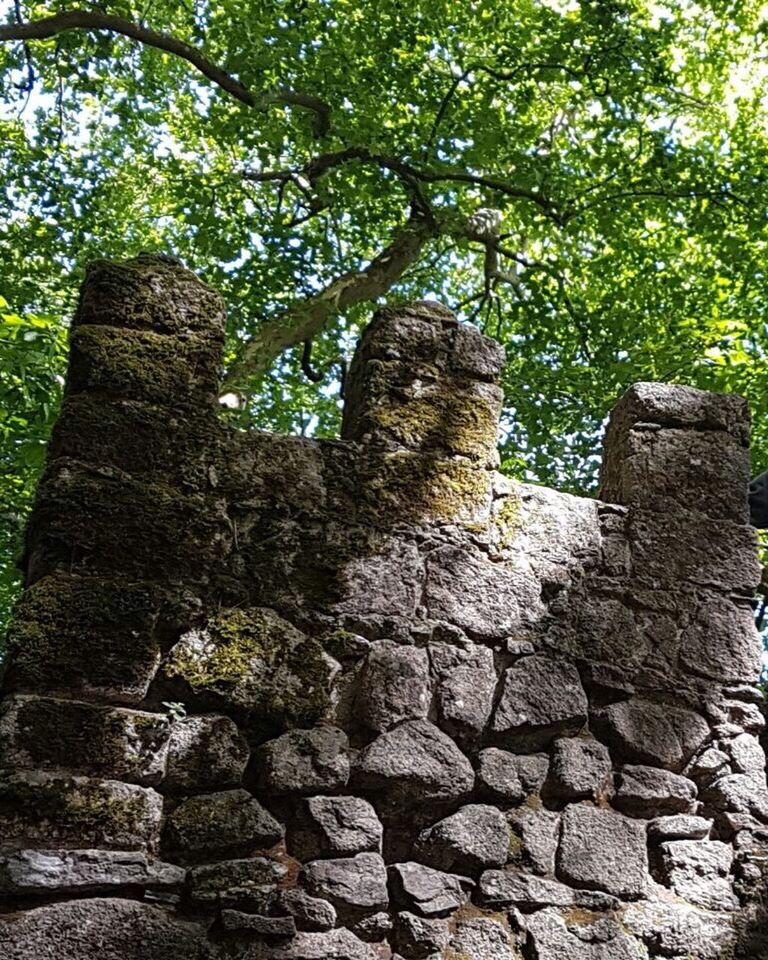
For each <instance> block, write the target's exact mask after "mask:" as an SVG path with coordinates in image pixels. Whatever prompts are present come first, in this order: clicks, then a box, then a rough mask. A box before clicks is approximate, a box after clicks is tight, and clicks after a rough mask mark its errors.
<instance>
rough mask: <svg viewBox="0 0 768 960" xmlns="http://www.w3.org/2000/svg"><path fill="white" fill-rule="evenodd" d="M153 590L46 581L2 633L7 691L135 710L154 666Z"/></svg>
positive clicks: (61, 578)
mask: <svg viewBox="0 0 768 960" xmlns="http://www.w3.org/2000/svg"><path fill="white" fill-rule="evenodd" d="M159 600H160V598H159V595H158V591H157V590H156V589H155V588H154V587H153V586H152V585H151V584H148V583H134V582H130V581H125V580H116V579H104V578H86V577H70V576H66V575H64V574H57V575H56V576H50V577H45V578H44V579H43V580H39V581H38V582H37V583H35V584H33V585H32V586H31V587H29V588H28V589H27V590H26V591H25V592H24V594H23V595H22V598H21V601H20V603H19V605H18V607H17V608H16V613H15V615H14V618H13V620H12V622H11V625H10V628H9V631H8V643H7V648H8V663H7V667H6V674H5V679H4V686H5V688H6V689H12V690H17V689H22V690H54V691H55V690H66V691H67V692H68V693H69V694H70V695H71V694H72V693H74V694H78V693H83V694H89V695H93V696H101V697H105V698H109V699H113V700H118V701H122V702H124V703H137V702H138V701H140V700H142V699H143V698H144V696H145V695H146V692H147V689H148V688H149V684H150V681H151V680H152V678H153V677H154V675H155V672H156V670H157V668H158V665H159V663H160V649H159V646H158V643H157V640H156V639H155V636H154V629H155V624H156V621H157V616H158V608H159Z"/></svg>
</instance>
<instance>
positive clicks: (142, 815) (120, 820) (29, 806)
mask: <svg viewBox="0 0 768 960" xmlns="http://www.w3.org/2000/svg"><path fill="white" fill-rule="evenodd" d="M162 806H163V804H162V798H161V797H160V795H159V794H158V793H156V792H155V791H154V790H153V789H152V788H151V787H139V786H135V785H134V784H129V783H120V782H118V781H117V780H94V779H91V778H89V777H59V776H55V775H53V774H45V773H33V772H30V773H25V774H15V775H11V776H5V777H4V778H2V779H0V844H2V846H3V847H5V848H6V849H8V848H11V849H23V848H44V849H51V848H62V849H64V848H67V849H71V848H79V849H91V848H96V847H99V848H102V849H107V850H110V849H123V850H148V849H153V848H154V847H155V846H156V843H157V838H158V832H159V829H160V816H161V813H162Z"/></svg>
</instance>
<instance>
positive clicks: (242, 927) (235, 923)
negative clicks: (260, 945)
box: [221, 910, 296, 937]
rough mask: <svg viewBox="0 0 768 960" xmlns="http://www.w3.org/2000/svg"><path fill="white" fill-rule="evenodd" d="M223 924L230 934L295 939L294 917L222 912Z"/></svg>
mask: <svg viewBox="0 0 768 960" xmlns="http://www.w3.org/2000/svg"><path fill="white" fill-rule="evenodd" d="M221 924H222V926H223V927H224V929H225V930H227V931H228V932H230V933H232V932H237V933H240V932H244V933H252V934H255V935H256V936H258V937H295V936H296V923H295V922H294V919H293V917H265V916H263V915H262V914H260V913H244V912H243V911H242V910H222V911H221Z"/></svg>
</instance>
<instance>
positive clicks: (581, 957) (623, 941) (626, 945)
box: [525, 907, 648, 960]
mask: <svg viewBox="0 0 768 960" xmlns="http://www.w3.org/2000/svg"><path fill="white" fill-rule="evenodd" d="M525 927H526V930H527V931H528V934H529V936H530V942H531V944H532V946H533V948H534V950H535V951H536V953H535V956H536V958H537V960H644V958H646V957H647V956H648V954H647V952H646V950H645V948H644V947H643V946H641V945H640V944H639V943H638V942H637V941H636V940H635V939H634V937H632V936H630V935H628V934H627V933H626V932H625V931H624V930H622V929H621V927H620V925H619V924H618V923H617V922H616V921H615V920H613V919H611V918H609V917H605V916H602V915H600V914H591V915H590V913H589V912H588V911H586V910H582V911H572V912H571V913H570V914H565V915H562V914H561V913H560V912H559V911H558V910H556V909H554V908H552V907H549V908H547V909H546V910H540V911H538V912H537V913H534V914H533V915H532V916H530V917H527V918H526V920H525Z"/></svg>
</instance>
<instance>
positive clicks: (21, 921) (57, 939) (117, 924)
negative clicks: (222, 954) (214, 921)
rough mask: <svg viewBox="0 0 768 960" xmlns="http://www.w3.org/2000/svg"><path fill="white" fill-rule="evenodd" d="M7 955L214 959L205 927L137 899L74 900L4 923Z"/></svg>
mask: <svg viewBox="0 0 768 960" xmlns="http://www.w3.org/2000/svg"><path fill="white" fill-rule="evenodd" d="M0 956H2V957H3V960H85V958H88V960H90V958H92V957H98V958H99V960H160V958H162V960H209V958H213V951H212V950H211V947H210V946H209V944H208V943H207V942H206V940H205V929H204V928H203V927H200V926H198V925H197V924H194V923H187V922H181V921H179V920H175V919H174V918H173V917H172V916H170V915H169V914H168V913H166V912H165V911H163V910H159V909H158V908H156V907H150V906H148V905H146V904H144V903H137V902H136V901H134V900H113V899H93V900H72V901H69V902H66V903H54V904H50V905H48V906H44V907H38V908H37V909H36V910H29V911H27V912H26V913H21V914H18V913H17V914H13V915H12V916H11V917H10V918H9V919H6V920H5V922H3V923H0Z"/></svg>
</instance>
